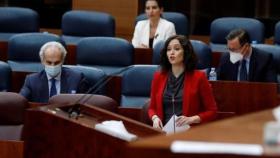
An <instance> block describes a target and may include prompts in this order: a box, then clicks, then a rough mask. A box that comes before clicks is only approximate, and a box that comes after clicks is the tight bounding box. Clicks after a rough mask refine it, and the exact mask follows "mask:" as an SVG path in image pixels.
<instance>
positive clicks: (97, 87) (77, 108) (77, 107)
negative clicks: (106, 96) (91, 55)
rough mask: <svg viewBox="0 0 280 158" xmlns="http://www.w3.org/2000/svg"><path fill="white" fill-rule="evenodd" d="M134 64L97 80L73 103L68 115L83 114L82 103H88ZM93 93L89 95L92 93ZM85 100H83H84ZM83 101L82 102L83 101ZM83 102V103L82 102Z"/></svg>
mask: <svg viewBox="0 0 280 158" xmlns="http://www.w3.org/2000/svg"><path fill="white" fill-rule="evenodd" d="M132 67H133V65H131V66H127V67H125V68H124V69H121V70H120V71H117V72H114V73H112V74H110V75H105V76H103V77H102V78H101V79H100V80H99V81H97V82H96V83H95V84H94V85H93V86H92V87H90V88H89V89H88V91H87V92H86V93H85V94H84V95H82V96H81V97H80V98H79V99H78V100H77V101H76V102H75V103H74V105H73V107H72V108H70V109H69V111H68V116H69V118H76V119H78V117H79V116H80V114H81V108H80V105H81V104H84V103H86V102H87V101H88V100H90V99H91V98H92V96H94V94H95V93H97V92H98V91H99V90H100V89H101V88H103V87H104V86H105V85H106V84H107V83H108V82H109V81H110V80H111V79H113V78H114V77H115V76H118V75H120V74H122V73H123V72H125V71H127V70H128V69H130V68H132ZM90 93H91V95H89V96H88V95H87V94H90ZM82 100H83V101H82ZM81 101H82V102H81ZM80 102H81V103H80Z"/></svg>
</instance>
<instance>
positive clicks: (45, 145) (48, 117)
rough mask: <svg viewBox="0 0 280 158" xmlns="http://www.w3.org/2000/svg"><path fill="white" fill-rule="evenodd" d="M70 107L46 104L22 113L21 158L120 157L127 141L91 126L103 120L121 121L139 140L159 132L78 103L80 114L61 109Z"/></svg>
mask: <svg viewBox="0 0 280 158" xmlns="http://www.w3.org/2000/svg"><path fill="white" fill-rule="evenodd" d="M70 107H71V106H65V105H64V106H63V105H49V106H45V107H40V108H36V109H30V110H28V111H27V112H26V118H25V125H24V131H23V140H24V141H25V158H33V157H34V158H46V157H52V158H61V157H67V158H77V157H96V158H102V157H104V158H110V157H115V158H118V157H122V155H123V154H124V152H125V149H126V145H127V143H128V142H126V141H124V140H121V139H119V138H116V137H113V136H110V135H107V134H104V133H102V132H99V131H97V130H95V129H94V125H95V124H96V123H100V122H102V121H104V120H122V121H123V123H124V125H125V126H126V128H127V130H128V131H129V132H131V133H134V134H136V135H137V136H138V137H139V139H142V138H145V137H148V136H153V135H157V134H161V132H160V131H158V130H155V129H153V128H152V127H150V126H147V125H144V124H141V123H139V122H137V121H133V120H131V119H128V118H126V117H123V116H120V115H117V114H114V113H111V112H109V111H106V110H103V109H100V108H98V107H94V106H87V105H82V106H81V111H82V114H83V117H80V118H79V119H74V118H69V117H68V113H67V112H65V111H68V110H69V108H70ZM64 110H65V111H64Z"/></svg>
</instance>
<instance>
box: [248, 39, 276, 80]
mask: <svg viewBox="0 0 280 158" xmlns="http://www.w3.org/2000/svg"><path fill="white" fill-rule="evenodd" d="M253 47H255V48H258V49H261V50H263V51H265V52H268V53H271V54H272V55H273V65H274V67H275V70H276V73H277V82H278V83H280V64H279V63H280V47H279V46H275V45H268V44H255V45H253Z"/></svg>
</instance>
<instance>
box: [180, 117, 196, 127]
mask: <svg viewBox="0 0 280 158" xmlns="http://www.w3.org/2000/svg"><path fill="white" fill-rule="evenodd" d="M193 123H200V117H199V116H197V115H195V116H192V117H187V116H183V115H182V116H179V117H178V118H177V119H176V126H178V127H180V126H184V125H190V124H193Z"/></svg>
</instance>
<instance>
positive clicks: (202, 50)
mask: <svg viewBox="0 0 280 158" xmlns="http://www.w3.org/2000/svg"><path fill="white" fill-rule="evenodd" d="M191 44H192V46H193V49H194V52H195V53H196V55H197V57H198V64H197V69H207V68H210V67H211V60H212V54H211V49H210V47H209V46H208V45H207V44H205V43H203V42H201V41H198V40H191ZM163 47H164V42H158V43H157V44H156V45H155V47H154V49H153V64H159V63H160V53H161V50H162V49H163Z"/></svg>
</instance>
